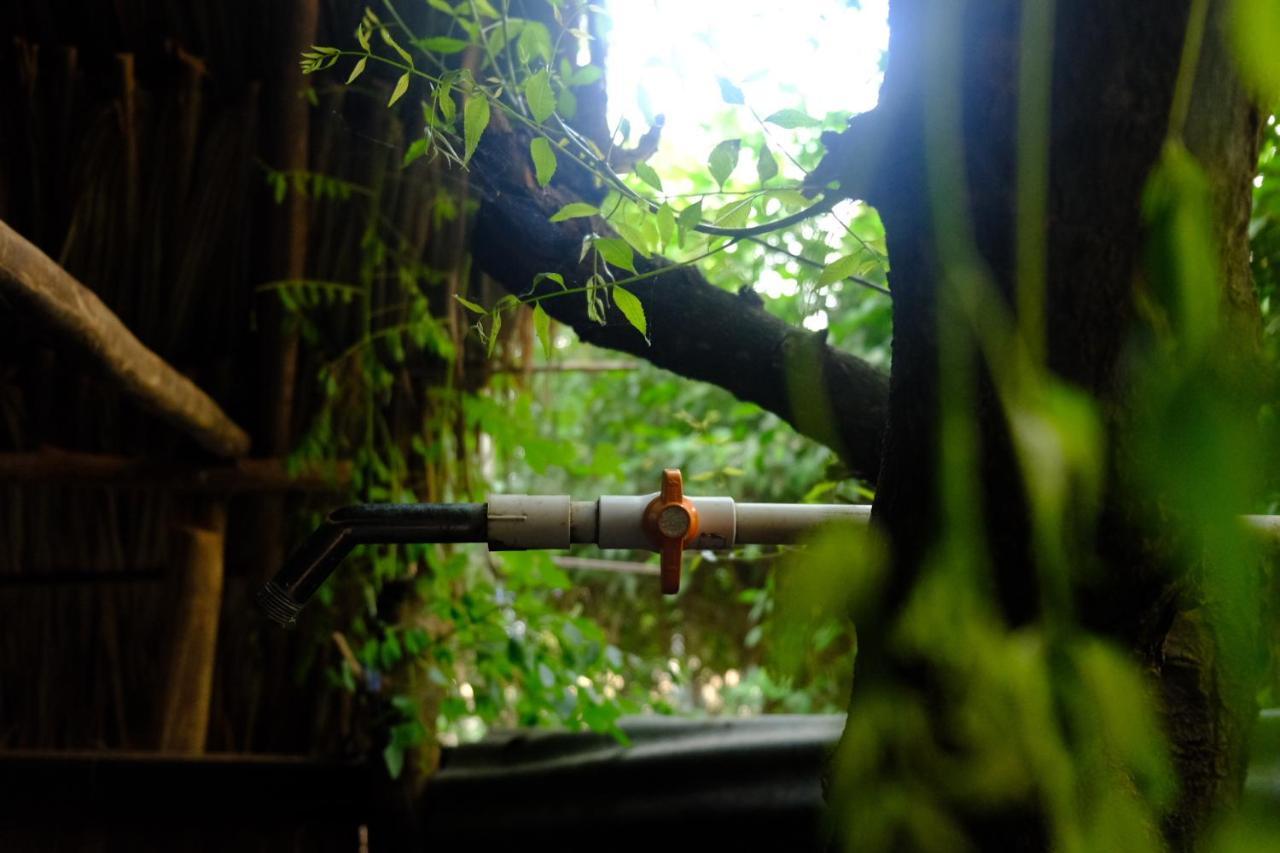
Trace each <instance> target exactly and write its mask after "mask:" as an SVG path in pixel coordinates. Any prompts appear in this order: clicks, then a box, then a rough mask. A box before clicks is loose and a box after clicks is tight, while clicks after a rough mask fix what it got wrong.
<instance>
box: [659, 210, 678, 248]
mask: <svg viewBox="0 0 1280 853" xmlns="http://www.w3.org/2000/svg"><path fill="white" fill-rule="evenodd" d="M657 218H658V238H659V239H660V240H662V243H663V245H666V244H668V243H670V242H671V241H672V240H673V239H674V238H675V236H676V212H675V211H674V210H672V208H671V205H669V204H664V205H662V207H660V208H658V213H657Z"/></svg>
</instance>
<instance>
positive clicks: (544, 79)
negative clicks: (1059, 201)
mask: <svg viewBox="0 0 1280 853" xmlns="http://www.w3.org/2000/svg"><path fill="white" fill-rule="evenodd" d="M524 97H525V100H526V101H528V102H529V111H530V112H532V113H533V120H534V121H536V122H539V123H541V122H544V121H546V120H547V119H549V118H551V114H552V113H554V112H555V111H556V95H555V92H553V91H551V78H550V77H549V76H548V74H547V69H545V68H544V69H542V70H541V71H539V72H538V73H536V74H534V75H533V76H531V77H530V78H529V79H528V80H526V81H525V84H524Z"/></svg>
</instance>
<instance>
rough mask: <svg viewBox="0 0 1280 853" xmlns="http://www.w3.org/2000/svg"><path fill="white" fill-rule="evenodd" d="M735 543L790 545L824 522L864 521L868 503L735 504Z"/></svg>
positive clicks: (868, 509) (865, 520)
mask: <svg viewBox="0 0 1280 853" xmlns="http://www.w3.org/2000/svg"><path fill="white" fill-rule="evenodd" d="M737 515H738V544H739V545H748V544H750V545H791V544H794V543H795V542H796V541H797V540H798V539H800V537H801V536H802V535H803V534H804V532H805V531H806V530H809V529H810V528H813V527H815V526H817V525H819V524H823V523H824V522H828V521H839V520H843V521H853V522H859V523H862V524H865V523H866V522H867V521H868V520H870V518H871V505H870V504H738V505H737Z"/></svg>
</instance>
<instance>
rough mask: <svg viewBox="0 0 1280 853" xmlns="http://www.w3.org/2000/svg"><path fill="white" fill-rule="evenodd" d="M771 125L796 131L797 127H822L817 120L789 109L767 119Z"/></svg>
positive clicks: (779, 111)
mask: <svg viewBox="0 0 1280 853" xmlns="http://www.w3.org/2000/svg"><path fill="white" fill-rule="evenodd" d="M765 121H767V122H769V123H770V124H776V125H777V126H778V127H785V128H788V129H794V128H797V127H821V126H822V122H820V121H818V120H817V119H816V118H813V117H811V116H808V115H805V114H804V113H803V112H801V111H800V110H796V109H787V110H778V111H777V112H776V113H774V114H773V115H771V116H769V117H768V118H766V119H765Z"/></svg>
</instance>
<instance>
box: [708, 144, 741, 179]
mask: <svg viewBox="0 0 1280 853" xmlns="http://www.w3.org/2000/svg"><path fill="white" fill-rule="evenodd" d="M741 152H742V140H741V139H726V140H725V141H723V142H721V143H720V144H719V145H717V146H716V147H715V148H712V149H711V156H709V157H708V158H707V168H709V169H710V170H711V177H713V178H715V181H716V183H717V184H719V185H720V187H721V188H722V189H723V188H724V183H725V181H727V180H729V176H730V175H731V174H733V170H734V169H736V168H737V167H738V155H739V154H740V153H741Z"/></svg>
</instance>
